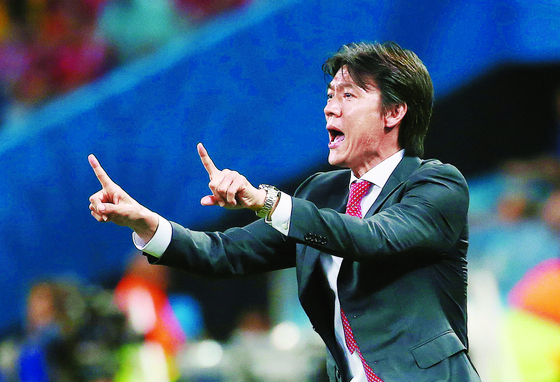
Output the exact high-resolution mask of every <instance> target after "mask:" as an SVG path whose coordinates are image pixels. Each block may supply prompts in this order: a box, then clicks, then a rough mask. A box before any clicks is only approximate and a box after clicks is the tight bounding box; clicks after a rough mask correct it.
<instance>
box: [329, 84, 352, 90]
mask: <svg viewBox="0 0 560 382" xmlns="http://www.w3.org/2000/svg"><path fill="white" fill-rule="evenodd" d="M337 87H338V88H359V86H358V85H357V84H353V83H350V82H341V83H339V84H337ZM334 88H335V87H334V86H333V84H332V82H329V84H328V85H327V90H334Z"/></svg>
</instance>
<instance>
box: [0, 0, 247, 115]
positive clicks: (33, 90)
mask: <svg viewBox="0 0 560 382" xmlns="http://www.w3.org/2000/svg"><path fill="white" fill-rule="evenodd" d="M250 1H251V0H0V57H1V59H0V125H2V123H3V121H6V120H14V119H15V120H17V119H18V118H21V116H22V115H25V114H26V113H27V112H28V111H29V110H30V109H32V108H33V107H35V106H37V105H40V104H41V103H43V102H45V101H46V100H48V99H51V98H52V97H54V96H57V95H60V94H64V93H65V92H67V91H69V90H72V89H75V88H77V87H79V86H81V85H83V84H86V83H88V82H90V81H92V80H95V79H96V78H98V77H99V76H101V75H103V74H104V73H106V72H107V71H108V70H110V69H112V68H114V67H115V66H118V65H120V64H122V63H123V62H127V61H130V60H133V59H136V58H138V57H141V56H143V55H146V54H148V53H150V52H153V51H154V50H155V49H157V48H159V47H161V46H162V45H163V44H165V43H166V42H168V41H169V40H170V39H172V38H174V37H176V36H179V35H181V34H184V33H188V32H189V31H191V30H193V28H196V27H197V26H199V25H201V24H202V23H204V22H205V21H207V20H209V19H211V18H212V17H214V16H216V15H218V14H220V13H222V12H225V11H228V10H232V9H235V8H239V7H241V6H243V5H245V4H247V3H249V2H250Z"/></svg>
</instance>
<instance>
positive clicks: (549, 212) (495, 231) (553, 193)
mask: <svg viewBox="0 0 560 382" xmlns="http://www.w3.org/2000/svg"><path fill="white" fill-rule="evenodd" d="M470 191H471V207H470V228H471V232H470V245H469V253H468V257H469V300H468V301H469V339H470V342H471V353H472V356H473V358H474V362H475V365H476V366H477V367H478V369H479V372H480V373H481V376H482V377H483V380H484V381H487V382H502V381H504V382H505V381H508V382H509V381H518V382H532V381H542V382H557V381H560V162H559V161H558V159H557V158H555V157H549V156H545V157H539V158H535V159H532V160H510V161H507V162H506V163H505V164H504V165H503V166H502V167H501V168H500V169H499V170H498V171H495V172H493V173H490V174H487V175H484V176H480V177H478V178H476V179H472V180H471V182H470Z"/></svg>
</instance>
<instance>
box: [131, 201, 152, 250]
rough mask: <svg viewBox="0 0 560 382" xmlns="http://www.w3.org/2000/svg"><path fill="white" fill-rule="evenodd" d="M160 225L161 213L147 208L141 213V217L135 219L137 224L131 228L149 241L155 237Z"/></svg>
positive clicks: (145, 240)
mask: <svg viewBox="0 0 560 382" xmlns="http://www.w3.org/2000/svg"><path fill="white" fill-rule="evenodd" d="M158 226H159V215H158V214H156V213H155V212H152V211H150V210H148V209H147V208H145V209H144V210H143V211H142V212H141V213H140V217H139V218H138V219H136V220H135V224H134V225H133V226H131V227H130V228H132V230H133V231H134V232H136V234H137V235H138V236H139V237H140V238H141V239H142V240H144V242H146V243H147V242H149V241H150V240H151V239H152V238H153V237H154V235H155V233H156V231H157V229H158Z"/></svg>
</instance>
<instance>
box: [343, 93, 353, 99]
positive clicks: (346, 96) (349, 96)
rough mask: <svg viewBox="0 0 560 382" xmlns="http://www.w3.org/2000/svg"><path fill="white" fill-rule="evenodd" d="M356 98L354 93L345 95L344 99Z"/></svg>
mask: <svg viewBox="0 0 560 382" xmlns="http://www.w3.org/2000/svg"><path fill="white" fill-rule="evenodd" d="M352 97H354V94H352V93H344V98H352Z"/></svg>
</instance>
